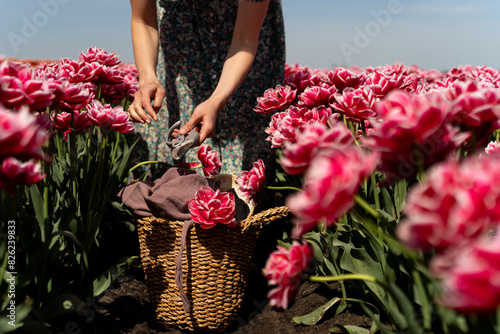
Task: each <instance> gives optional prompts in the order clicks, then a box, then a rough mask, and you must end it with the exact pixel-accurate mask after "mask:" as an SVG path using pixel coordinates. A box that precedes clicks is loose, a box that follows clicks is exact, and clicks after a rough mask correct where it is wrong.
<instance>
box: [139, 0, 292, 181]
mask: <svg viewBox="0 0 500 334" xmlns="http://www.w3.org/2000/svg"><path fill="white" fill-rule="evenodd" d="M241 1H250V0H241ZM238 2H239V0H220V1H202V0H198V1H195V0H177V1H173V0H158V1H157V10H158V25H159V34H160V52H159V58H158V67H157V75H158V78H159V79H160V81H161V82H162V83H163V85H164V87H165V89H166V93H167V96H166V99H165V101H164V106H163V108H162V110H161V111H160V113H159V115H158V118H159V120H158V121H157V122H152V124H149V125H148V124H144V125H142V124H136V135H140V136H141V139H140V142H139V143H138V146H137V147H136V157H135V159H134V160H136V162H139V161H145V160H159V161H165V162H170V163H172V158H171V156H170V149H169V148H168V146H167V145H166V136H167V132H168V129H169V127H170V126H171V125H172V124H174V123H175V122H176V121H178V120H179V119H184V120H186V121H187V120H189V118H190V114H191V113H192V111H193V110H194V108H195V107H196V106H197V105H198V104H199V103H201V102H203V101H204V100H206V99H207V98H208V97H209V96H210V95H211V94H212V92H213V91H214V89H215V87H216V86H217V82H218V78H219V76H220V74H221V72H222V67H223V65H224V60H225V57H226V55H227V52H228V50H229V47H230V44H231V39H232V33H233V28H234V22H235V20H236V13H237V9H238ZM284 69H285V35H284V26H283V16H282V11H281V1H280V0H271V1H270V4H269V9H268V12H267V15H266V18H265V21H264V23H263V26H262V29H261V33H260V39H259V45H258V50H257V54H256V57H255V61H254V63H253V66H252V68H251V70H250V71H249V73H248V75H247V77H246V78H245V80H244V81H243V83H242V84H241V85H240V87H239V88H238V90H237V91H236V92H235V94H234V95H233V96H232V97H231V99H230V100H229V101H228V103H227V105H226V107H225V108H224V110H223V111H222V112H221V113H220V114H219V116H218V120H217V128H216V135H215V137H213V138H209V139H207V140H206V141H205V142H204V144H208V145H210V146H211V147H212V149H214V150H215V151H217V152H218V153H219V157H220V158H221V160H222V163H223V167H222V170H221V173H226V174H233V175H237V174H239V173H240V172H241V171H242V170H249V169H251V168H252V165H253V162H255V161H257V160H258V159H259V158H260V159H262V160H263V161H264V162H265V164H266V167H269V168H270V169H271V170H272V169H273V167H272V166H273V164H274V152H273V151H272V149H271V148H270V146H271V145H270V143H269V142H268V141H266V140H265V138H266V137H267V135H266V133H265V129H266V127H267V126H268V125H269V122H270V120H271V115H270V114H267V115H265V114H257V113H255V112H254V111H253V109H254V108H255V106H256V98H257V97H258V96H262V95H263V93H264V91H265V90H266V89H268V88H271V87H275V86H276V85H278V84H281V83H282V82H283V79H284ZM196 153H197V149H196V148H195V149H191V150H190V151H188V153H187V154H186V156H185V161H186V162H196V161H198V160H197V157H196ZM160 172H161V165H153V166H152V167H151V173H152V176H153V177H158V176H160V175H161V174H160Z"/></svg>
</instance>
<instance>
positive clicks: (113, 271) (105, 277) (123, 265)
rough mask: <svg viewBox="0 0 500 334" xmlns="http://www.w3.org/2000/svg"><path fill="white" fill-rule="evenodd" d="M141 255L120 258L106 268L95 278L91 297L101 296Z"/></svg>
mask: <svg viewBox="0 0 500 334" xmlns="http://www.w3.org/2000/svg"><path fill="white" fill-rule="evenodd" d="M138 258H139V257H138V256H129V257H124V258H121V259H120V260H118V263H116V264H115V265H113V266H112V267H111V268H109V269H108V270H106V271H105V272H104V273H103V274H102V275H101V276H99V277H98V278H96V279H95V280H94V283H93V284H92V287H91V290H90V291H89V292H88V295H89V296H90V297H96V296H99V295H100V294H101V293H103V292H104V291H105V290H106V289H107V288H108V287H109V286H110V285H111V282H113V281H114V280H115V279H116V278H117V277H118V276H120V274H121V273H123V272H124V271H125V270H126V269H127V268H129V267H130V265H131V264H132V263H134V262H135V261H136V260H137V259H138Z"/></svg>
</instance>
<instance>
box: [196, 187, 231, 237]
mask: <svg viewBox="0 0 500 334" xmlns="http://www.w3.org/2000/svg"><path fill="white" fill-rule="evenodd" d="M188 208H189V212H190V214H191V219H193V220H194V221H195V222H196V223H198V224H200V226H201V227H202V228H204V229H209V228H212V227H214V226H215V225H216V224H217V223H219V224H223V225H227V226H229V227H236V219H235V218H234V216H235V202H234V194H231V193H225V192H220V191H219V190H215V191H214V190H213V189H212V188H210V187H209V186H205V187H201V188H200V189H199V190H198V191H197V192H196V195H195V198H193V199H192V200H190V201H189V202H188Z"/></svg>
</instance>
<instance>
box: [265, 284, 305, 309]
mask: <svg viewBox="0 0 500 334" xmlns="http://www.w3.org/2000/svg"><path fill="white" fill-rule="evenodd" d="M298 289H299V288H298V287H296V288H295V287H292V286H290V285H285V286H281V285H280V286H277V287H275V288H274V289H271V290H269V292H268V293H267V299H268V300H269V305H271V306H272V307H276V308H278V309H283V310H286V309H287V308H288V306H289V305H290V303H291V302H293V301H294V300H295V297H296V295H297V291H298Z"/></svg>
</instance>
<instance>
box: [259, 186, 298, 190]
mask: <svg viewBox="0 0 500 334" xmlns="http://www.w3.org/2000/svg"><path fill="white" fill-rule="evenodd" d="M266 188H267V189H269V190H293V191H301V190H302V189H299V188H297V187H292V186H282V187H278V186H267V187H266Z"/></svg>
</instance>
